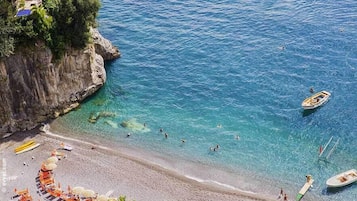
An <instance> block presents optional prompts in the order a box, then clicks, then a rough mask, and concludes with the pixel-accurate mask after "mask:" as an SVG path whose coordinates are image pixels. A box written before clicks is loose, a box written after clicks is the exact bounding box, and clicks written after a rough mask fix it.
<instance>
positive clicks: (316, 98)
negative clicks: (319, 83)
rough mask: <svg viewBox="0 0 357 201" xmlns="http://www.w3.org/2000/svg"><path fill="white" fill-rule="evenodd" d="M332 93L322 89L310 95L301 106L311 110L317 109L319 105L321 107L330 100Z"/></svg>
mask: <svg viewBox="0 0 357 201" xmlns="http://www.w3.org/2000/svg"><path fill="white" fill-rule="evenodd" d="M330 96H331V93H330V92H327V91H320V92H318V93H316V94H314V95H312V96H310V97H309V98H306V99H305V100H304V101H303V102H302V103H301V106H302V107H303V108H304V109H305V110H311V109H315V108H317V107H320V106H321V105H323V104H324V103H326V102H327V101H328V99H329V98H330Z"/></svg>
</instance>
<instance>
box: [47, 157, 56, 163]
mask: <svg viewBox="0 0 357 201" xmlns="http://www.w3.org/2000/svg"><path fill="white" fill-rule="evenodd" d="M57 161H58V158H57V157H56V156H51V157H49V158H48V159H47V160H46V164H49V163H57Z"/></svg>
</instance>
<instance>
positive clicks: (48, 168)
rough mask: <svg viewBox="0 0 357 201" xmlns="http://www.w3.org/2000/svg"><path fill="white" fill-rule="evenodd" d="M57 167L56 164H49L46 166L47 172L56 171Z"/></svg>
mask: <svg viewBox="0 0 357 201" xmlns="http://www.w3.org/2000/svg"><path fill="white" fill-rule="evenodd" d="M56 167H57V165H56V164H55V163H49V164H46V165H45V168H46V170H54V169H55V168H56Z"/></svg>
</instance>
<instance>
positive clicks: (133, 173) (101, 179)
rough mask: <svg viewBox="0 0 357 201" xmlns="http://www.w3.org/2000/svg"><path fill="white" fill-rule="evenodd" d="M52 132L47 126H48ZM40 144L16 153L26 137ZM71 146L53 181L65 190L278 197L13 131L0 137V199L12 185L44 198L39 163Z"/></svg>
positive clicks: (84, 144)
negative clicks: (208, 181)
mask: <svg viewBox="0 0 357 201" xmlns="http://www.w3.org/2000/svg"><path fill="white" fill-rule="evenodd" d="M50 131H51V130H50ZM30 139H32V140H35V141H36V142H39V143H41V146H39V147H38V148H36V149H34V150H32V151H29V152H26V153H23V154H19V155H16V154H15V153H14V149H15V148H16V147H17V146H19V145H21V144H22V143H23V142H25V141H28V140H30ZM61 142H64V143H67V144H70V145H71V146H72V147H73V148H74V149H73V150H72V151H65V150H60V152H62V153H64V154H66V158H64V159H61V160H59V161H58V162H57V165H58V167H57V168H56V169H55V170H54V178H55V183H56V184H57V185H58V183H59V185H60V186H61V188H62V190H64V191H67V188H68V186H71V187H72V188H73V187H75V186H82V187H84V188H85V189H91V190H93V191H95V192H96V193H98V195H105V194H107V195H110V196H111V197H119V196H123V195H124V196H126V198H127V200H136V201H141V200H146V201H148V200H149V201H150V200H239V201H252V200H255V201H257V200H262V201H264V200H276V196H273V195H258V194H253V193H247V192H241V191H237V190H232V189H229V188H224V187H222V186H216V185H211V184H206V183H200V182H198V181H195V180H192V179H189V178H187V177H184V176H182V175H179V174H177V173H175V172H174V171H171V170H167V169H165V168H163V167H160V166H158V165H156V164H151V163H148V162H147V161H144V160H140V159H139V158H134V157H132V156H129V155H125V154H123V153H120V152H119V151H115V150H111V149H109V148H107V147H104V146H101V145H98V144H93V143H90V142H88V141H81V140H76V139H71V138H68V137H64V136H62V135H58V133H57V131H56V133H53V132H52V131H51V132H46V133H45V132H41V131H40V130H33V131H27V132H22V133H16V134H14V135H12V136H10V137H8V138H5V139H2V143H1V147H0V148H1V159H2V160H1V170H2V174H1V176H2V186H1V187H2V191H1V193H2V194H1V199H0V200H4V201H5V200H6V201H7V200H11V198H12V197H13V196H14V195H16V194H15V193H14V189H15V188H16V189H18V190H22V189H26V188H28V189H29V191H30V194H31V195H32V197H33V199H34V200H48V199H47V198H46V197H47V195H46V194H44V195H42V194H41V193H40V192H39V188H38V187H37V185H36V177H37V176H38V171H39V170H40V168H41V163H42V162H43V161H44V160H46V159H47V158H48V157H50V154H51V151H53V150H54V149H57V148H60V143H61Z"/></svg>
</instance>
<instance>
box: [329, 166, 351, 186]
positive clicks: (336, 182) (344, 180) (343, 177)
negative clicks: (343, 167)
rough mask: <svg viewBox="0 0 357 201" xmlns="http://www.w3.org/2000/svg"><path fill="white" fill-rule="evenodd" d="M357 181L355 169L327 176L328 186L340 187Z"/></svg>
mask: <svg viewBox="0 0 357 201" xmlns="http://www.w3.org/2000/svg"><path fill="white" fill-rule="evenodd" d="M356 181H357V170H355V169H351V170H347V171H346V172H342V173H340V174H338V175H335V176H333V177H331V178H329V179H328V180H327V181H326V185H327V186H328V187H342V186H346V185H348V184H351V183H353V182H356Z"/></svg>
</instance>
